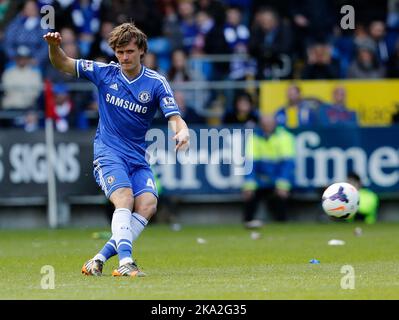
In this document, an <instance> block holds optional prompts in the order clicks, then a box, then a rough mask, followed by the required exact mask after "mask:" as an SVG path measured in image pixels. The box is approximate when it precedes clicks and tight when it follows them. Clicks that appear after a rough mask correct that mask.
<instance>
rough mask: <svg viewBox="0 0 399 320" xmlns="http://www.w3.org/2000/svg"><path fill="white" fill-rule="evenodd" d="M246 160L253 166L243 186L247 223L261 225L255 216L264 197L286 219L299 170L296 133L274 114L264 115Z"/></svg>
mask: <svg viewBox="0 0 399 320" xmlns="http://www.w3.org/2000/svg"><path fill="white" fill-rule="evenodd" d="M246 161H249V162H251V163H252V164H253V169H252V170H251V172H250V173H249V174H248V175H247V176H246V177H245V184H244V186H243V197H244V224H245V226H246V227H247V228H252V227H259V226H261V224H262V223H261V221H259V220H256V219H254V218H255V214H256V212H257V209H258V204H259V202H260V200H265V201H266V204H267V207H268V209H269V210H270V213H271V214H272V215H273V218H274V219H276V220H277V221H286V220H287V218H288V216H287V209H288V208H287V205H288V199H289V197H290V192H291V189H292V186H293V181H294V172H295V138H294V136H293V135H292V134H291V133H289V132H288V131H286V130H285V129H284V128H282V127H278V126H277V123H276V122H275V120H274V119H273V116H271V115H262V116H261V117H260V128H259V129H256V130H254V133H253V135H252V136H251V137H250V138H249V140H248V142H247V147H246Z"/></svg>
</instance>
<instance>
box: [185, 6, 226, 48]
mask: <svg viewBox="0 0 399 320" xmlns="http://www.w3.org/2000/svg"><path fill="white" fill-rule="evenodd" d="M196 23H197V29H198V33H197V35H196V37H195V40H194V46H193V48H192V51H191V53H192V54H195V55H201V54H223V53H228V47H227V44H226V42H225V40H224V34H223V26H219V25H218V24H216V23H215V20H214V18H213V16H212V15H211V14H210V13H209V12H207V11H199V12H198V13H197V14H196Z"/></svg>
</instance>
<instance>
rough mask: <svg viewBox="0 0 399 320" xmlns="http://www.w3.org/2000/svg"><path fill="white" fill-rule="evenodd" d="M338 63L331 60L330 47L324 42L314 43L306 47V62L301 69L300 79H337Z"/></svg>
mask: <svg viewBox="0 0 399 320" xmlns="http://www.w3.org/2000/svg"><path fill="white" fill-rule="evenodd" d="M339 68H340V67H339V65H338V64H337V63H336V62H335V61H333V59H332V56H331V47H330V46H329V45H328V44H326V43H316V44H313V45H311V46H310V47H309V48H308V54H307V64H306V65H305V68H304V69H303V70H302V77H301V78H302V79H337V78H339V73H340V69H339Z"/></svg>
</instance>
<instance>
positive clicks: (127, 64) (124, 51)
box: [115, 40, 144, 72]
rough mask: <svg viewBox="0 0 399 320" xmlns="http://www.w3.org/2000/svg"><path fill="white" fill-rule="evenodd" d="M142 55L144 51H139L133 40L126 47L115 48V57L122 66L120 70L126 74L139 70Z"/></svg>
mask: <svg viewBox="0 0 399 320" xmlns="http://www.w3.org/2000/svg"><path fill="white" fill-rule="evenodd" d="M143 53H144V50H143V49H139V48H138V47H137V45H136V43H135V41H134V40H132V41H131V42H130V43H129V44H128V45H126V46H123V47H117V48H116V50H115V56H116V58H117V59H118V62H119V64H120V65H121V66H122V70H123V71H127V72H132V71H135V70H137V69H139V68H140V57H141V56H142V55H143Z"/></svg>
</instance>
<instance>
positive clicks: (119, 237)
mask: <svg viewBox="0 0 399 320" xmlns="http://www.w3.org/2000/svg"><path fill="white" fill-rule="evenodd" d="M131 216H132V213H131V211H130V210H129V209H126V208H119V209H116V210H115V211H114V215H113V216H112V223H111V229H112V238H114V239H115V242H116V248H117V249H116V250H117V252H118V255H119V265H123V264H125V263H128V262H132V261H133V259H132V257H131V255H132V240H133V234H132V228H131V226H130V219H131Z"/></svg>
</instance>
